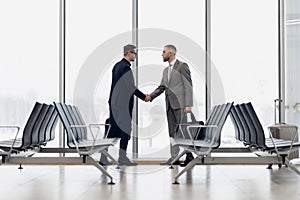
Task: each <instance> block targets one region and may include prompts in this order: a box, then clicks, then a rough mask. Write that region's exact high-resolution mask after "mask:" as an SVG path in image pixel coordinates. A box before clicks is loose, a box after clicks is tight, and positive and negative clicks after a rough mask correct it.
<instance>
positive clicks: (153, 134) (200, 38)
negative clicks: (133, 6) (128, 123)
mask: <svg viewBox="0 0 300 200" xmlns="http://www.w3.org/2000/svg"><path fill="white" fill-rule="evenodd" d="M138 8H139V10H138V13H139V15H138V22H139V23H138V25H139V29H140V31H139V34H138V38H139V40H138V44H139V54H138V69H139V75H138V77H139V79H138V81H139V88H140V89H141V90H142V91H143V92H145V93H151V92H153V90H154V89H156V87H157V86H158V85H159V84H160V81H161V78H162V72H163V70H164V68H165V67H167V64H166V63H164V62H163V61H162V56H161V55H162V50H163V47H164V45H166V44H174V45H175V46H176V47H177V51H178V52H177V58H178V59H179V60H182V61H185V62H186V63H187V64H188V65H189V67H190V70H191V75H192V80H193V89H194V106H193V108H192V110H193V112H194V114H195V115H196V118H197V119H199V120H200V119H202V120H204V117H205V108H204V106H205V101H204V99H205V83H204V68H205V67H204V65H205V60H204V58H205V53H204V50H203V49H204V48H205V12H204V11H205V1H199V0H192V1H189V2H185V3H184V2H182V1H179V0H175V1H174V0H165V1H159V0H153V1H141V2H139V7H138ZM164 96H165V94H162V95H161V96H160V97H158V98H156V99H155V100H154V101H153V102H151V103H144V102H141V101H139V112H138V115H139V117H138V120H139V128H138V145H139V157H140V158H152V159H153V158H162V157H169V143H170V140H169V134H168V126H167V118H166V111H165V97H164Z"/></svg>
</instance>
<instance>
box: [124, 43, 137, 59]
mask: <svg viewBox="0 0 300 200" xmlns="http://www.w3.org/2000/svg"><path fill="white" fill-rule="evenodd" d="M135 49H136V46H134V45H132V44H127V45H125V46H124V56H125V55H126V54H127V53H128V52H130V51H133V50H135Z"/></svg>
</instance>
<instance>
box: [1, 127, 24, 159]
mask: <svg viewBox="0 0 300 200" xmlns="http://www.w3.org/2000/svg"><path fill="white" fill-rule="evenodd" d="M0 128H1V129H16V133H15V137H14V140H13V142H12V145H11V148H10V150H9V151H8V152H6V153H7V154H8V155H10V154H11V152H12V151H13V147H14V145H15V142H16V140H17V137H18V134H19V132H20V127H19V126H0Z"/></svg>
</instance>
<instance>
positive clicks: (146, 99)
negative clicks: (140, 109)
mask: <svg viewBox="0 0 300 200" xmlns="http://www.w3.org/2000/svg"><path fill="white" fill-rule="evenodd" d="M144 101H145V102H149V101H151V96H150V95H149V94H146V98H145V99H144Z"/></svg>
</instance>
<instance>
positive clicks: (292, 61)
mask: <svg viewBox="0 0 300 200" xmlns="http://www.w3.org/2000/svg"><path fill="white" fill-rule="evenodd" d="M285 7H286V11H285V12H286V21H285V30H286V34H285V36H286V39H285V40H286V122H288V123H292V124H297V125H298V126H300V114H299V113H300V93H299V92H298V91H299V86H300V79H299V77H300V68H299V65H300V59H299V52H300V1H298V0H291V1H286V6H285Z"/></svg>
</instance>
